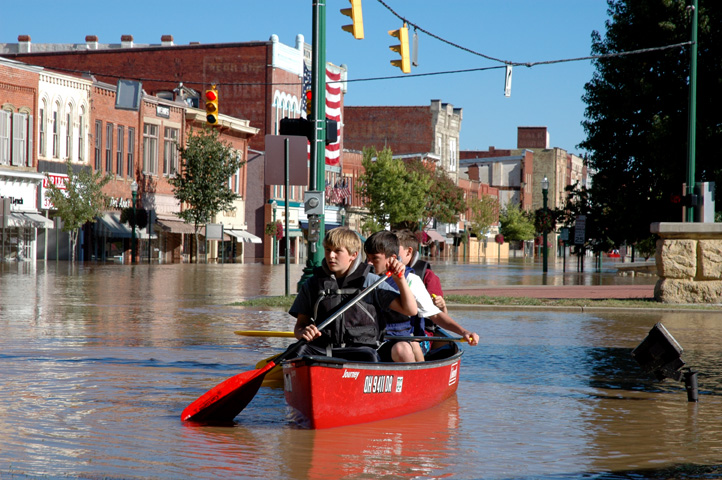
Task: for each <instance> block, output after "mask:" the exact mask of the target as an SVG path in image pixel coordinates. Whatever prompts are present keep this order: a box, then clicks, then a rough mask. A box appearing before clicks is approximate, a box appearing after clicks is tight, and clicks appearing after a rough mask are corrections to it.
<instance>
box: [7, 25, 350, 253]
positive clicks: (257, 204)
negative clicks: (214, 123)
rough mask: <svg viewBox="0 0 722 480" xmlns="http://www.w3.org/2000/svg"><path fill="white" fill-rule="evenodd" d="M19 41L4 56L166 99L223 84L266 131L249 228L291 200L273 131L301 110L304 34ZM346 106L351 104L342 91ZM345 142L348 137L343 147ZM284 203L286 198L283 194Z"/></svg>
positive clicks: (250, 168)
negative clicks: (194, 40) (277, 164)
mask: <svg viewBox="0 0 722 480" xmlns="http://www.w3.org/2000/svg"><path fill="white" fill-rule="evenodd" d="M18 40H19V41H18V43H17V44H4V45H0V55H3V56H6V57H10V58H14V59H19V60H22V61H24V62H27V63H32V64H35V65H42V66H45V67H53V68H56V69H62V70H64V71H68V70H71V71H82V72H92V73H93V75H94V76H95V77H96V78H97V79H98V80H99V81H103V82H107V83H109V84H114V83H116V82H117V80H118V79H119V78H127V79H137V80H140V81H142V84H143V89H144V91H145V92H147V93H149V94H151V95H154V96H157V97H159V98H168V97H172V98H175V96H174V95H175V93H174V92H176V91H177V89H179V88H181V87H184V88H190V89H193V90H195V91H197V92H202V91H204V90H205V89H206V88H208V87H210V86H211V85H213V84H215V85H216V86H217V88H218V94H219V110H220V112H221V113H222V114H227V115H229V116H230V117H234V118H243V119H248V120H249V122H250V123H249V126H250V127H251V128H254V129H257V131H258V134H257V135H255V136H253V137H252V138H251V140H250V145H249V147H250V149H251V153H252V155H251V157H250V158H249V162H248V165H247V171H246V174H247V179H248V187H249V188H248V190H247V192H246V193H247V196H246V198H245V199H244V200H245V209H246V211H245V216H246V219H247V224H248V231H249V232H251V233H253V234H255V235H256V236H258V237H264V234H263V231H264V227H265V224H266V222H267V221H268V220H269V218H270V217H271V216H272V214H269V210H268V206H267V205H269V204H271V203H272V201H273V200H278V199H284V201H285V192H283V189H282V186H269V185H266V182H265V174H264V170H265V168H264V167H265V158H264V156H263V152H264V151H265V135H266V134H278V129H279V122H280V120H281V119H282V118H284V117H291V118H295V117H298V116H300V115H301V106H302V88H303V85H302V81H303V77H304V62H305V61H306V59H307V57H308V55H309V51H310V50H309V47H308V46H307V45H306V44H305V43H304V40H303V36H302V35H299V36H297V37H296V44H295V46H294V47H291V46H287V45H284V44H282V43H280V42H279V40H278V37H277V36H275V35H273V36H272V37H271V39H270V40H269V41H266V42H244V43H226V44H205V45H201V44H191V45H175V44H174V42H173V38H172V36H170V35H164V36H163V37H162V38H161V43H160V44H157V45H141V44H136V43H134V41H133V37H132V36H131V35H124V36H123V37H122V38H121V42H120V43H119V44H104V43H100V42H99V41H98V38H97V37H96V36H94V35H89V36H87V37H86V42H85V43H79V44H65V45H60V44H52V45H45V44H33V43H32V42H31V41H30V38H29V37H27V36H23V35H21V36H20V37H19V38H18ZM327 69H328V72H327V73H330V74H331V75H338V76H339V77H340V76H343V75H345V70H344V69H341V68H339V67H335V66H333V65H330V64H329V65H328V66H327ZM139 77H140V78H139ZM340 90H342V89H340ZM189 101H190V102H191V105H193V106H198V103H197V101H198V100H197V98H196V99H195V102H196V103H195V104H193V103H192V102H193V99H189ZM338 108H339V109H342V108H343V95H342V94H339V107H338ZM341 149H342V140H340V141H339V143H338V145H336V146H335V151H336V152H340V151H341ZM327 155H328V152H327ZM336 160H338V155H336ZM336 170H337V171H336V172H333V173H335V174H339V173H340V166H338V167H336ZM279 189H280V190H279ZM304 190H305V189H304V188H301V187H298V188H296V187H294V188H293V189H292V192H290V193H291V195H290V196H289V197H290V198H289V201H290V202H292V204H293V208H294V209H297V208H299V205H302V200H303V191H304ZM277 206H278V207H279V208H282V207H283V206H284V205H283V204H279V203H278V201H277ZM296 214H297V215H302V214H300V213H299V212H296ZM265 257H267V253H265V252H264V248H263V245H256V244H253V246H252V247H251V248H248V249H247V251H246V255H245V258H246V260H247V261H257V260H260V259H262V258H265Z"/></svg>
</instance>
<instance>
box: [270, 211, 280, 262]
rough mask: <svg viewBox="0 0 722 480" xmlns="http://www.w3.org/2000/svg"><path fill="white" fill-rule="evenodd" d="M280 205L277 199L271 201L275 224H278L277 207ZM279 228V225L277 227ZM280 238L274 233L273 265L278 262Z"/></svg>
mask: <svg viewBox="0 0 722 480" xmlns="http://www.w3.org/2000/svg"><path fill="white" fill-rule="evenodd" d="M277 206H278V202H276V201H275V200H274V201H272V202H271V211H272V212H273V226H274V227H275V226H276V207H277ZM276 228H278V227H276ZM277 245H278V239H277V238H276V234H275V233H274V234H273V251H272V252H271V265H275V264H276V263H278V261H277V260H276V259H277V256H276V250H277V248H278V246H277Z"/></svg>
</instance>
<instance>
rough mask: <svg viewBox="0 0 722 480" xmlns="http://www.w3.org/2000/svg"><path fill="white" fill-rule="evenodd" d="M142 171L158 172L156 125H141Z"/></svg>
mask: <svg viewBox="0 0 722 480" xmlns="http://www.w3.org/2000/svg"><path fill="white" fill-rule="evenodd" d="M143 172H145V173H150V174H151V175H157V174H158V125H153V124H152V123H146V124H144V125H143Z"/></svg>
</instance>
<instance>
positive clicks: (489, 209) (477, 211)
mask: <svg viewBox="0 0 722 480" xmlns="http://www.w3.org/2000/svg"><path fill="white" fill-rule="evenodd" d="M469 207H470V208H471V216H470V218H469V230H470V231H471V233H473V234H474V235H475V236H476V237H477V238H481V236H482V235H483V234H484V233H486V232H488V231H489V228H490V227H491V226H492V225H493V224H494V223H496V221H497V220H498V219H499V199H497V198H496V197H492V196H491V195H482V196H481V198H472V199H471V200H470V201H469Z"/></svg>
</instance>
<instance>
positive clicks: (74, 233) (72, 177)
mask: <svg viewBox="0 0 722 480" xmlns="http://www.w3.org/2000/svg"><path fill="white" fill-rule="evenodd" d="M66 165H67V167H68V178H67V180H66V181H65V190H61V189H60V188H58V187H57V186H55V185H54V184H53V182H51V181H48V182H47V184H48V198H49V199H50V202H51V203H52V204H53V206H54V208H55V210H56V211H57V215H58V216H59V217H60V219H61V220H62V221H63V231H64V232H68V233H70V248H71V251H72V253H71V261H72V262H74V261H75V250H76V246H77V243H78V233H79V230H80V228H81V227H82V226H83V225H85V224H86V223H88V222H95V218H96V217H98V216H99V215H100V214H101V212H102V210H103V209H104V208H105V207H106V205H107V204H108V196H107V195H106V194H104V193H103V191H102V189H103V186H105V184H106V183H108V182H109V181H110V178H111V177H109V176H106V175H103V173H102V172H92V171H91V170H90V167H83V168H80V169H79V171H78V172H77V173H76V172H75V171H74V170H73V165H72V164H71V163H70V160H68V161H67V162H66Z"/></svg>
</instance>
